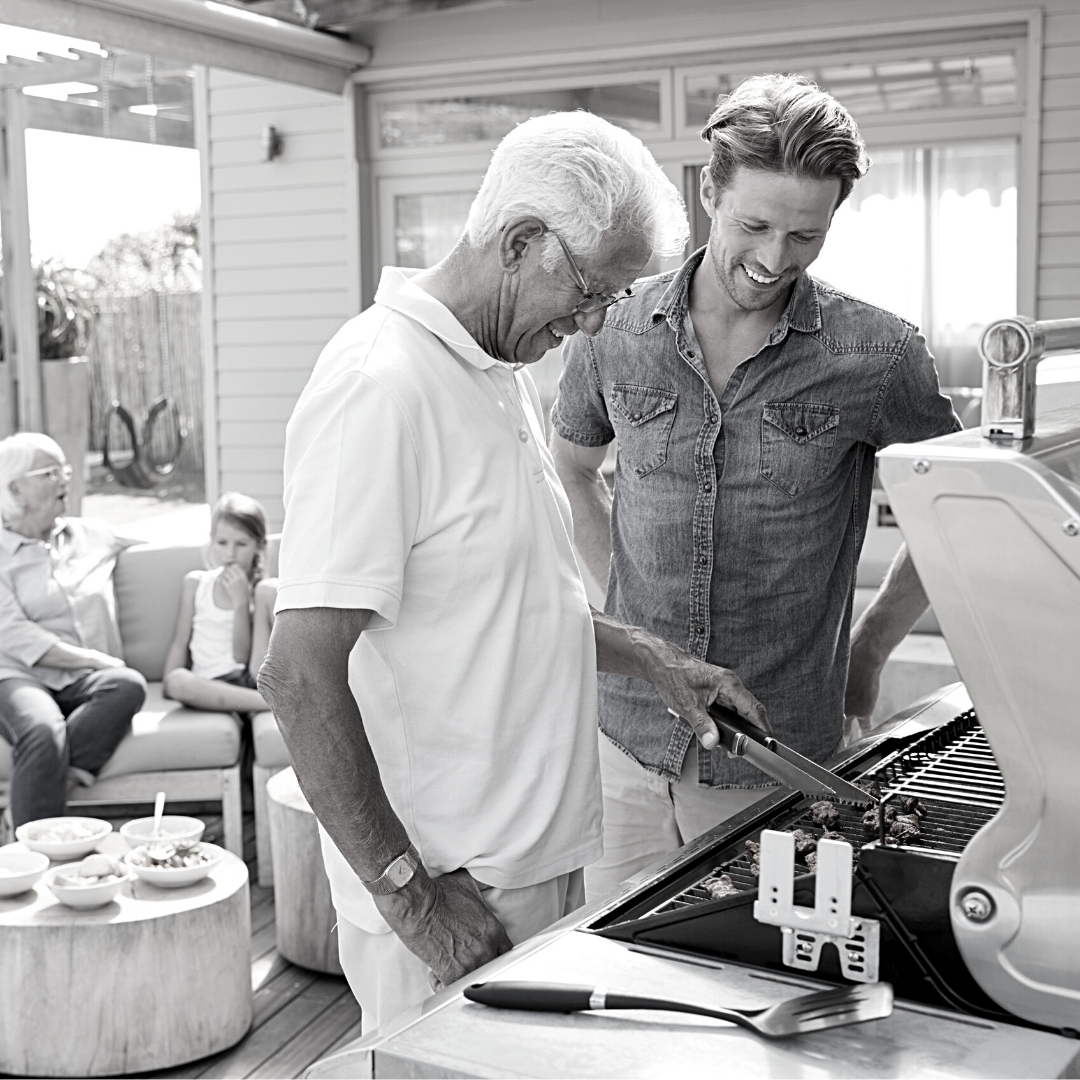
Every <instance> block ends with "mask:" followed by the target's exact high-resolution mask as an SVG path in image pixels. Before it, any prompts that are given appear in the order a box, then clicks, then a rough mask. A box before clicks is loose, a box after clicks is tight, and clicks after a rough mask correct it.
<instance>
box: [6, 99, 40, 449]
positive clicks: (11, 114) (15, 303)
mask: <svg viewBox="0 0 1080 1080" xmlns="http://www.w3.org/2000/svg"><path fill="white" fill-rule="evenodd" d="M3 93H4V127H3V161H2V167H0V233H2V234H3V260H4V296H3V303H4V353H5V362H7V363H11V364H12V367H11V369H10V372H11V374H10V375H9V379H10V378H13V379H14V381H15V383H16V390H15V406H16V412H15V417H14V425H15V427H16V428H18V429H19V430H21V431H41V430H42V409H41V364H40V358H39V353H38V314H37V295H36V289H35V284H34V267H33V265H32V263H31V262H30V208H29V198H28V194H27V186H26V98H25V97H24V95H23V93H22V91H21V90H17V89H7V90H4V92H3Z"/></svg>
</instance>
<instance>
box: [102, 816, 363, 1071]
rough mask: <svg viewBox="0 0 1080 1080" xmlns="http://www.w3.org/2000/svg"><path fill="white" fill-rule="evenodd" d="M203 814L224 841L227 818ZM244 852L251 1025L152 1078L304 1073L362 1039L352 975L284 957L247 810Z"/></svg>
mask: <svg viewBox="0 0 1080 1080" xmlns="http://www.w3.org/2000/svg"><path fill="white" fill-rule="evenodd" d="M200 816H201V817H203V820H204V821H206V823H207V828H206V838H207V839H208V840H212V841H215V842H217V843H220V842H221V841H220V834H221V820H220V818H214V817H208V816H206V815H200ZM121 820H126V819H121ZM119 823H120V822H119V821H118V822H117V825H119ZM244 857H245V860H246V862H247V864H248V871H249V872H250V875H251V884H250V889H251V989H252V992H253V994H254V1006H255V1019H254V1022H253V1023H252V1025H251V1030H250V1031H249V1032H248V1033H247V1035H246V1036H245V1037H244V1038H243V1039H242V1040H241V1041H240V1042H239V1043H237V1044H236V1046H234V1047H232V1048H231V1049H230V1050H226V1051H225V1052H224V1053H221V1054H215V1055H214V1056H213V1057H208V1058H203V1059H202V1060H201V1061H193V1062H191V1063H189V1064H187V1065H179V1066H177V1067H175V1068H172V1069H164V1070H161V1071H160V1072H154V1073H147V1074H146V1075H147V1076H152V1077H229V1078H232V1077H237V1078H239V1077H249V1076H250V1077H281V1078H284V1077H298V1076H302V1075H303V1073H304V1071H305V1070H306V1069H307V1068H308V1067H309V1066H310V1065H311V1064H312V1063H313V1062H315V1061H318V1060H319V1058H322V1057H325V1056H326V1055H327V1054H329V1053H331V1052H332V1051H333V1050H336V1049H338V1048H339V1047H341V1046H343V1045H344V1044H345V1043H347V1042H351V1041H352V1040H353V1039H357V1038H359V1037H360V1006H359V1005H357V1003H356V999H355V998H354V997H353V995H352V992H351V991H350V990H349V987H348V984H347V983H346V982H345V980H344V979H343V978H341V977H340V976H333V975H319V974H318V973H316V972H314V971H307V970H306V969H304V968H300V967H296V966H295V965H293V964H290V963H289V962H288V961H287V960H283V959H282V958H281V956H280V955H279V954H278V951H277V944H276V940H277V933H276V927H275V924H274V890H273V889H268V888H265V887H263V886H261V885H257V884H256V883H255V882H256V877H257V875H256V868H255V825H254V821H253V819H252V818H251V816H250V815H247V814H246V815H245V816H244Z"/></svg>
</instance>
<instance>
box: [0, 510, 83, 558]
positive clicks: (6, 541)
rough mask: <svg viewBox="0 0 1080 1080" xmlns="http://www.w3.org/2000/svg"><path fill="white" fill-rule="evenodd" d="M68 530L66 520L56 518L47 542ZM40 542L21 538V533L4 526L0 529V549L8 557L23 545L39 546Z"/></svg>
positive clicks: (25, 537)
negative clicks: (0, 548)
mask: <svg viewBox="0 0 1080 1080" xmlns="http://www.w3.org/2000/svg"><path fill="white" fill-rule="evenodd" d="M67 528H68V522H67V518H62V517H58V518H57V519H56V521H55V522H54V523H53V530H52V533H51V534H50V536H49V540H50V541H52V540H55V539H56V538H57V537H58V536H59V535H60V534H61V533H62V532H66V531H67ZM40 543H41V541H40V540H38V539H36V538H35V537H32V536H23V534H22V533H17V532H15V531H14V530H13V529H9V528H7V526H4V528H3V529H0V547H2V548H3V549H4V551H6V552H7V553H8V554H9V555H14V554H15V552H16V551H18V550H19V548H21V547H22V546H23V544H40Z"/></svg>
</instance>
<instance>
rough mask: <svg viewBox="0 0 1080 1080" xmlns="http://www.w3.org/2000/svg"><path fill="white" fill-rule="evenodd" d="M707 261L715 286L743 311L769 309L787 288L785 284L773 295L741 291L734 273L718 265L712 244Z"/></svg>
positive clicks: (718, 261)
mask: <svg viewBox="0 0 1080 1080" xmlns="http://www.w3.org/2000/svg"><path fill="white" fill-rule="evenodd" d="M709 259H710V261H711V262H712V266H713V273H714V274H715V275H716V283H717V285H719V286H720V288H721V289H723V291H724V292H726V293H727V295H728V296H729V297H730V298H731V302H732V303H733V304H734V305H735V306H736V307H739V308H742V310H743V311H764V310H765V309H766V308H771V307H772V306H773V304H775V303H776V302H777V300H779V299H780V297H781V296H782V295H783V291H784V290H785V289H787V288H788V287H789V285H788V284H787V283H785V284H783V285H782V286H781V288H780V289H778V290H777V292H775V293H773V294H768V293H766V294H761V293H757V292H751V291H750V290H749V289H746V290H741V289H740V288H739V285H738V282H737V281H736V280H735V273H734V271H728V270H727V269H725V268H724V267H722V266H721V265H720V260H719V259H717V257H716V253H715V252H714V251H713V248H712V244H710V245H709ZM777 284H780V283H779V282H778V283H777Z"/></svg>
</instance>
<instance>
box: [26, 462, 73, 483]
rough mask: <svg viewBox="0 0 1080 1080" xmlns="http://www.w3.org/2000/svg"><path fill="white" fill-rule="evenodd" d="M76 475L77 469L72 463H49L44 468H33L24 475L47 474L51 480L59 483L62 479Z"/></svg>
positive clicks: (68, 478)
mask: <svg viewBox="0 0 1080 1080" xmlns="http://www.w3.org/2000/svg"><path fill="white" fill-rule="evenodd" d="M74 475H75V470H74V469H73V468H72V467H71V466H70V465H49V466H48V467H46V468H44V469H31V470H30V472H28V473H23V476H47V477H48V478H49V479H50V480H53V481H56V482H57V483H59V481H61V480H65V481H66V480H70V479H71V478H72V477H73V476H74Z"/></svg>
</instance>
